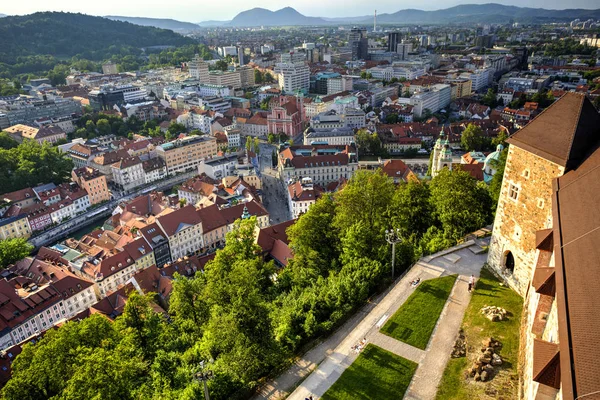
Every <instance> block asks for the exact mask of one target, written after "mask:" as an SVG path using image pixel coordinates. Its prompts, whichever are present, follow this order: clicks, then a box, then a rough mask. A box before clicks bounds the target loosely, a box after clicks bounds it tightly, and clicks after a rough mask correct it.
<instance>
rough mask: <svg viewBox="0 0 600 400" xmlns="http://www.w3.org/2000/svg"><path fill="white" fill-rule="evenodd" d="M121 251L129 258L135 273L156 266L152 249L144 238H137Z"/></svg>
mask: <svg viewBox="0 0 600 400" xmlns="http://www.w3.org/2000/svg"><path fill="white" fill-rule="evenodd" d="M123 251H124V252H126V253H127V254H129V255H130V256H131V258H132V259H133V262H134V264H135V268H136V270H137V271H140V270H143V269H146V268H149V267H150V266H152V265H155V264H156V260H155V259H154V252H153V249H152V247H151V246H150V244H148V242H147V241H146V239H145V238H144V237H139V238H137V239H135V240H133V241H131V242H129V243H127V244H126V245H125V246H123Z"/></svg>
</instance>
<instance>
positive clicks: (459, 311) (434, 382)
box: [404, 275, 471, 400]
mask: <svg viewBox="0 0 600 400" xmlns="http://www.w3.org/2000/svg"><path fill="white" fill-rule="evenodd" d="M468 284H469V276H464V275H460V276H459V277H458V278H457V279H456V283H455V284H454V287H453V288H452V292H451V293H450V297H449V298H448V301H447V302H446V305H445V307H444V310H443V311H442V315H441V316H440V319H439V320H438V323H437V326H436V329H435V331H434V332H433V335H432V339H431V340H430V341H429V345H428V346H427V349H426V350H425V357H423V359H422V360H421V362H420V363H419V366H418V367H417V371H416V372H415V374H414V375H413V378H412V381H411V383H410V386H409V387H408V390H407V391H406V394H405V396H404V399H405V400H429V399H435V395H436V393H437V387H438V385H439V384H440V380H441V379H442V374H443V373H444V369H445V368H446V364H447V363H448V359H449V358H450V354H451V353H452V348H453V347H454V341H455V340H456V336H457V334H458V330H459V329H460V325H461V323H462V320H463V316H464V315H465V310H466V309H467V306H468V305H469V301H470V300H471V294H470V293H469V292H468Z"/></svg>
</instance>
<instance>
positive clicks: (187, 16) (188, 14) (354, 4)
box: [0, 0, 600, 22]
mask: <svg viewBox="0 0 600 400" xmlns="http://www.w3.org/2000/svg"><path fill="white" fill-rule="evenodd" d="M490 2H492V1H490V0H488V1H485V0H484V1H477V0H475V1H440V0H421V1H419V2H418V3H416V2H415V1H409V0H378V1H375V2H366V1H364V0H330V1H322V0H319V1H316V0H296V1H294V2H293V3H291V4H290V3H284V2H281V1H280V0H263V1H260V2H259V1H248V0H227V1H225V2H218V1H210V0H208V1H207V0H170V1H147V0H144V1H142V0H125V1H123V0H103V1H81V0H25V1H2V2H0V13H4V14H10V15H12V14H30V13H32V12H36V11H70V12H82V13H86V14H92V15H125V16H135V17H152V18H173V19H178V20H180V21H189V22H200V21H206V20H212V19H216V20H228V19H231V18H233V17H234V16H235V15H236V14H237V13H238V12H240V11H244V10H247V9H250V8H253V7H263V8H267V9H270V10H276V9H279V8H283V7H285V6H288V5H289V6H291V7H294V8H295V9H296V10H298V11H299V12H301V13H302V14H305V15H309V16H318V17H350V16H361V15H371V14H373V11H374V10H375V9H377V13H378V14H382V13H391V12H396V11H398V10H401V9H404V8H418V9H422V10H436V9H440V8H448V7H452V6H455V5H458V4H473V3H490ZM494 2H496V3H501V4H507V5H516V6H520V7H541V8H552V9H564V8H567V7H568V8H591V9H594V8H600V0H570V1H569V2H565V1H564V0H516V1H511V0H508V1H507V0H496V1H494Z"/></svg>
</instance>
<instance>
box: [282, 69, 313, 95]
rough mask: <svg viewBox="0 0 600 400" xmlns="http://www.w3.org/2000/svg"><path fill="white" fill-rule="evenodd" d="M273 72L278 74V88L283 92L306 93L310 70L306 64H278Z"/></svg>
mask: <svg viewBox="0 0 600 400" xmlns="http://www.w3.org/2000/svg"><path fill="white" fill-rule="evenodd" d="M274 71H275V72H276V73H277V74H279V88H280V89H281V90H283V91H284V92H287V93H293V92H295V91H298V90H303V91H308V89H309V86H310V68H309V67H308V65H306V63H304V62H297V63H279V64H277V65H276V66H275V70H274Z"/></svg>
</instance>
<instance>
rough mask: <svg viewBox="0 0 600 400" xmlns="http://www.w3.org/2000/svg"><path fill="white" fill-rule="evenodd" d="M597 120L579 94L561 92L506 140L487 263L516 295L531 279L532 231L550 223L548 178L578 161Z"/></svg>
mask: <svg viewBox="0 0 600 400" xmlns="http://www.w3.org/2000/svg"><path fill="white" fill-rule="evenodd" d="M597 121H598V113H597V112H596V110H595V109H594V106H593V105H592V104H591V103H590V102H589V101H585V96H582V95H578V94H575V93H567V94H566V95H565V96H563V97H562V98H561V99H559V100H557V101H556V102H555V103H554V104H553V105H551V106H550V107H548V108H547V109H546V110H544V111H543V112H542V113H541V114H540V115H539V116H537V117H536V118H535V119H534V120H532V121H531V122H530V123H529V124H527V125H526V126H525V127H524V128H523V129H521V130H520V131H518V132H517V133H515V134H513V135H512V136H511V137H510V138H509V139H508V140H507V142H508V143H509V144H510V147H509V149H508V156H507V159H506V167H505V169H504V178H503V181H502V189H501V192H500V199H499V201H498V208H497V210H496V219H495V221H494V230H493V234H492V239H491V243H490V248H489V255H488V263H489V264H490V266H492V268H494V269H495V270H496V271H497V272H499V273H500V274H502V275H503V276H504V277H505V279H506V281H507V283H508V284H509V285H510V286H511V287H512V288H513V289H515V290H516V291H517V292H518V293H519V294H521V295H522V296H525V294H526V292H527V288H528V287H529V284H530V282H531V278H532V273H533V268H534V261H535V260H534V258H535V253H536V252H535V250H536V239H535V234H536V232H537V231H539V230H542V229H546V228H549V227H550V226H551V219H552V199H551V196H552V180H553V179H554V178H557V177H559V176H561V175H563V174H564V173H565V172H566V171H568V170H569V169H572V168H575V167H576V166H577V165H578V164H579V163H580V162H581V161H582V157H584V156H583V155H582V154H585V153H586V152H587V151H588V150H589V149H590V148H591V146H592V145H593V142H594V141H595V140H596V139H595V138H593V135H591V134H590V132H591V131H592V130H593V129H595V128H596V127H597V126H595V124H596V123H597Z"/></svg>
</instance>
